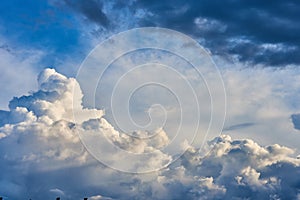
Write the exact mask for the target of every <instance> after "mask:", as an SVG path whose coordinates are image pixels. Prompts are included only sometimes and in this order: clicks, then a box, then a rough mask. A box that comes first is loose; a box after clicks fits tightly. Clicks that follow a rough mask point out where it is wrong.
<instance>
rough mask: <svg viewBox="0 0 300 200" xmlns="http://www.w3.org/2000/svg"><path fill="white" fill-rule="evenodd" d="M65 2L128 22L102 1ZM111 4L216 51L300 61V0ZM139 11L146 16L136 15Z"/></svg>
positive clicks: (100, 17) (97, 18)
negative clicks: (106, 11) (109, 12)
mask: <svg viewBox="0 0 300 200" xmlns="http://www.w3.org/2000/svg"><path fill="white" fill-rule="evenodd" d="M66 2H69V3H68V4H69V5H71V6H72V7H74V8H76V9H77V10H78V11H80V12H81V13H82V14H84V15H85V16H86V17H87V18H88V19H90V20H91V21H93V22H96V23H98V24H100V25H102V26H106V25H107V24H108V23H109V21H111V22H113V24H115V25H117V24H118V23H124V22H118V20H116V18H115V17H114V16H108V15H105V14H104V13H103V12H102V11H101V9H102V4H101V3H99V2H98V1H95V0H89V1H81V0H80V1H75V2H76V3H70V2H71V1H68V0H66ZM72 2H73V1H72ZM108 3H109V4H110V5H112V6H111V9H112V10H119V15H121V16H124V13H123V11H124V10H126V11H128V10H130V12H131V13H132V17H131V21H137V22H136V24H135V26H134V27H136V26H160V27H166V28H171V29H175V30H178V31H181V32H183V33H186V34H188V35H190V36H192V37H194V38H197V39H199V41H200V42H201V43H202V44H203V45H205V46H206V47H207V48H209V49H210V50H211V51H212V52H213V53H214V54H220V55H223V56H224V55H235V56H237V58H238V59H239V60H240V61H244V62H249V63H252V64H266V65H273V66H282V65H287V64H299V63H300V58H299V56H298V55H299V54H300V37H299V35H300V12H299V9H300V3H299V1H296V0H289V1H279V0H275V1H272V2H266V1H264V2H262V1H258V0H254V1H233V0H225V1H222V2H220V1H217V0H200V1H197V0H188V1H179V0H175V1H172V2H170V1H160V0H153V1H148V0H140V1H136V2H133V3H132V2H129V3H124V2H121V1H115V2H114V3H112V2H111V1H107V2H106V1H103V4H108ZM97 6H98V7H97ZM140 10H143V12H146V13H147V15H145V16H143V17H141V18H138V17H137V16H138V15H137V13H138V11H140ZM137 18H138V19H137ZM128 23H129V22H128Z"/></svg>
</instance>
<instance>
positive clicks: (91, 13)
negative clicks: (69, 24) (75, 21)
mask: <svg viewBox="0 0 300 200" xmlns="http://www.w3.org/2000/svg"><path fill="white" fill-rule="evenodd" d="M64 1H65V2H66V3H67V5H69V6H70V7H71V8H73V9H75V10H76V11H78V12H80V13H81V14H83V15H84V16H85V17H87V18H88V19H89V20H91V21H92V22H95V23H97V24H99V25H101V26H104V27H107V26H108V24H109V20H108V18H107V17H106V15H105V14H104V13H103V11H102V3H101V2H100V1H97V0H75V1H74V0H64Z"/></svg>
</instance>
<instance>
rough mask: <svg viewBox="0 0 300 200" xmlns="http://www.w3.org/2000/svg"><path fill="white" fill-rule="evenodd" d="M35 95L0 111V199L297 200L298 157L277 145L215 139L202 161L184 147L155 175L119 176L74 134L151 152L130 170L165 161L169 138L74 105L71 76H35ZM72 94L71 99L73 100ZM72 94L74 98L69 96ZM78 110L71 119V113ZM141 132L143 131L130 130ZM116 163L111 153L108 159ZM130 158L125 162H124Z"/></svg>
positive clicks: (46, 72) (78, 98)
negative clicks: (120, 125) (96, 135)
mask: <svg viewBox="0 0 300 200" xmlns="http://www.w3.org/2000/svg"><path fill="white" fill-rule="evenodd" d="M38 85H39V90H38V91H36V92H33V93H32V94H30V95H28V96H22V97H19V98H14V99H12V100H11V101H10V104H9V109H10V110H9V111H1V112H0V120H1V123H0V126H1V127H0V161H1V174H0V195H1V196H3V197H5V198H14V199H26V198H27V199H29V198H32V199H54V198H55V197H56V196H61V197H62V198H63V199H72V200H74V199H81V198H83V197H89V198H90V199H183V198H184V199H199V198H200V199H233V198H234V199H297V198H299V196H300V194H299V191H300V179H299V177H300V160H299V159H298V158H297V157H296V156H295V155H294V153H295V152H294V150H292V149H290V148H287V147H284V146H280V145H278V144H274V145H269V146H260V145H258V144H257V143H255V142H254V141H252V140H248V139H241V140H233V139H231V137H230V136H228V135H221V136H219V137H217V138H215V139H214V140H212V141H210V142H209V143H208V144H207V145H208V147H211V150H210V151H209V152H207V153H206V155H205V156H202V155H200V152H199V150H198V149H197V148H194V147H192V146H190V147H189V148H188V150H187V151H186V152H185V153H184V155H183V156H181V157H180V159H178V160H176V161H174V162H173V163H172V164H171V165H169V166H168V167H166V168H164V169H163V170H160V171H155V172H152V173H147V174H128V173H122V172H119V171H116V170H113V169H110V168H108V167H105V166H104V165H102V164H101V163H99V162H98V161H96V160H95V159H94V158H93V157H92V156H91V155H90V154H89V153H88V152H87V151H86V149H85V148H84V147H83V145H82V143H81V142H80V139H79V137H78V131H83V132H85V131H87V130H94V131H95V132H99V130H102V131H101V132H102V133H103V134H106V137H107V138H108V139H109V140H111V141H112V142H113V143H115V145H117V146H119V147H120V148H122V149H124V150H126V151H130V152H133V153H145V152H147V151H153V150H156V152H157V153H156V154H155V157H149V158H148V159H147V160H143V161H142V162H143V163H138V164H141V165H137V166H136V167H137V168H138V167H143V166H147V165H151V166H153V165H154V166H155V165H157V162H164V161H166V160H169V159H172V158H171V157H170V156H169V155H166V154H164V153H163V152H161V151H160V148H162V147H163V146H165V145H167V144H168V143H169V140H168V135H167V133H165V132H164V131H163V130H162V129H159V130H157V132H158V134H156V138H154V139H153V140H151V141H147V140H142V139H132V138H131V137H129V136H128V135H125V134H123V133H120V132H118V131H116V130H115V129H114V128H113V127H112V126H111V125H110V124H109V123H108V122H107V121H106V120H105V115H104V112H103V111H102V110H96V109H86V108H83V107H82V105H81V98H82V94H81V93H79V94H73V91H74V90H73V89H74V87H80V86H79V84H78V83H77V81H76V80H75V79H74V78H67V77H65V76H63V75H61V74H59V73H57V72H56V71H55V70H53V69H46V70H44V71H43V72H42V73H41V74H40V75H39V77H38ZM74 95H75V96H74ZM73 97H74V98H73ZM73 112H80V113H81V115H80V116H81V118H79V119H76V120H75V119H74V117H73V115H72V113H73ZM136 134H142V135H143V134H146V133H143V132H141V133H136ZM112 156H113V158H114V159H118V155H112ZM130 162H132V161H131V160H128V163H124V165H126V164H130Z"/></svg>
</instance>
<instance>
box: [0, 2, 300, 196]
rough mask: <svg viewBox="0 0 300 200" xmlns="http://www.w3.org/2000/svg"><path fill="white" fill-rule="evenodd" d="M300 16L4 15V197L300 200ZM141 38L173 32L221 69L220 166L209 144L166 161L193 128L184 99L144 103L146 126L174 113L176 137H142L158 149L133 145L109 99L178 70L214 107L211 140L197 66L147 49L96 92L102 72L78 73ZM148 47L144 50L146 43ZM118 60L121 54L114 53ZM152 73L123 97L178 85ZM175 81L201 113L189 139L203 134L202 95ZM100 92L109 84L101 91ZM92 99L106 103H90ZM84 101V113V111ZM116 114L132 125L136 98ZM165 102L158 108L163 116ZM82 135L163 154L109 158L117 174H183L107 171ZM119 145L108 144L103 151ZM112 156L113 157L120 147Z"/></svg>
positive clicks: (170, 11) (241, 9)
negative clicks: (120, 37)
mask: <svg viewBox="0 0 300 200" xmlns="http://www.w3.org/2000/svg"><path fill="white" fill-rule="evenodd" d="M299 9H300V3H299V2H298V1H297V0H288V1H280V0H274V1H272V2H268V1H259V0H253V1H245V0H240V1H233V0H225V1H222V2H220V1H217V0H188V1H180V0H174V1H162V0H160V1H157V0H153V1H150V0H129V1H121V0H112V1H106V0H44V1H39V0H27V1H21V0H10V1H9V0H5V1H3V2H1V4H0V13H1V15H0V69H1V72H2V73H0V85H1V87H0V93H1V98H0V161H1V163H4V164H3V168H2V172H1V173H0V196H3V197H5V198H7V199H11V198H14V199H21V196H26V197H28V198H32V199H54V198H55V197H56V196H62V197H63V198H64V199H80V198H83V196H86V197H90V199H94V200H96V199H110V198H111V199H182V198H189V199H197V198H201V197H202V198H206V199H218V198H219V199H230V198H231V197H232V196H234V197H236V198H237V199H242V198H250V199H299V198H300V192H299V191H300V179H299V178H298V177H299V176H298V175H299V172H300V167H299V166H300V163H299V156H298V155H299V154H300V149H299V145H300V142H299V141H300V132H299V129H300V128H299V124H300V117H299V116H300V104H299V99H300V93H299V92H300V68H299V66H300V57H299V55H300V12H299ZM141 27H160V28H167V29H170V30H174V31H178V32H180V33H183V34H186V35H187V36H189V37H191V38H192V39H193V40H195V41H196V42H197V43H198V44H200V45H202V46H203V47H204V48H205V51H206V52H208V54H207V55H210V56H211V57H212V59H213V60H214V63H215V64H216V66H217V67H218V73H219V74H220V76H221V77H222V88H221V86H220V85H221V84H219V83H220V82H218V81H219V79H218V77H217V78H216V76H209V75H208V74H209V73H207V74H206V77H208V83H213V84H211V85H210V86H209V88H208V90H212V91H213V92H212V95H215V94H216V95H217V96H218V94H220V96H218V97H220V98H217V99H218V101H216V103H215V107H214V113H213V114H214V117H215V119H218V120H219V122H218V123H219V124H221V123H222V122H223V121H222V119H223V117H224V115H225V121H224V126H223V127H221V128H220V127H219V126H217V125H216V126H212V127H211V132H214V133H213V134H211V137H210V138H207V139H209V140H210V142H208V143H207V144H205V145H206V147H205V148H207V149H210V150H211V151H209V152H208V153H207V155H206V157H201V156H203V155H201V154H200V150H199V147H200V146H201V145H200V142H199V143H197V141H196V142H195V143H194V144H193V145H191V144H188V143H184V142H183V144H180V145H179V144H178V145H177V146H178V147H179V146H180V148H181V146H184V147H186V148H187V152H186V153H185V154H184V155H183V156H182V157H181V158H179V159H178V160H177V159H175V158H174V156H173V155H169V154H168V153H166V152H164V151H162V149H161V148H163V147H165V146H166V145H168V144H169V142H170V141H172V137H173V136H174V132H173V129H175V127H177V125H178V124H179V123H178V119H179V118H176V116H175V115H174V117H173V115H172V113H175V114H176V113H177V111H178V110H176V109H175V108H176V106H174V105H175V104H176V101H175V100H174V99H175V98H173V99H172V98H170V99H169V98H167V97H166V95H167V94H169V93H168V92H166V91H165V92H162V91H161V90H159V89H157V88H155V87H153V88H151V87H150V88H148V89H147V88H146V90H145V91H144V93H143V92H141V93H139V94H137V95H135V96H134V95H133V97H134V98H135V99H134V98H133V100H132V101H131V102H133V104H132V105H131V107H129V108H128V109H129V110H130V112H132V116H133V118H132V119H135V120H137V121H139V120H140V121H146V122H145V123H144V124H147V122H148V121H147V120H149V117H150V118H151V117H153V118H155V117H157V119H161V117H162V116H163V117H165V115H162V114H161V112H164V114H166V113H167V114H170V113H171V114H170V115H169V118H168V120H167V122H166V123H169V124H168V125H167V126H165V127H162V129H160V128H158V129H155V130H154V128H153V127H152V128H151V130H137V131H135V130H130V131H132V133H130V134H131V136H132V135H134V136H137V137H146V136H147V137H148V136H149V135H151V134H154V135H156V136H155V137H154V138H153V141H149V140H145V141H144V140H138V139H137V140H135V139H132V138H130V137H129V138H128V137H127V136H126V134H125V133H124V132H122V131H123V130H122V127H118V126H117V123H116V122H114V121H113V118H114V116H113V112H112V110H110V109H109V106H110V103H111V101H110V99H109V95H110V94H112V93H113V91H114V89H115V88H114V86H115V84H116V83H117V81H120V80H123V79H122V78H123V76H122V73H124V72H128V71H130V70H133V69H134V68H130V66H135V65H144V64H145V63H146V62H147V61H151V59H154V60H155V62H161V63H162V64H165V65H170V66H175V67H174V69H176V70H178V71H179V72H181V73H182V74H184V75H185V76H186V77H188V78H189V80H191V81H192V82H193V83H192V84H191V85H192V86H193V87H194V89H196V91H197V92H196V96H197V98H198V100H199V102H200V107H201V106H203V107H202V108H201V109H202V112H203V113H204V114H203V113H202V114H201V117H202V118H201V119H202V120H203V121H202V122H203V123H205V125H203V126H202V125H201V126H200V128H202V129H205V127H206V125H207V124H208V123H207V121H208V120H209V119H210V117H211V116H210V115H209V114H207V113H209V112H212V111H211V110H209V108H208V107H209V106H206V105H211V104H210V103H211V102H210V100H209V99H208V98H206V97H208V96H209V95H207V93H206V92H207V91H206V89H207V88H205V85H204V84H203V82H201V81H199V82H197V80H198V79H199V77H198V79H197V76H196V75H195V71H193V70H189V68H188V67H189V65H188V64H187V63H186V62H184V61H182V60H180V59H178V58H175V57H174V55H170V54H169V53H167V52H163V51H161V52H158V53H155V52H152V51H151V50H145V51H144V52H143V51H138V52H136V54H134V53H133V52H131V53H128V54H126V55H124V56H123V58H118V59H116V60H115V61H114V62H113V63H112V65H111V69H109V70H108V71H107V72H106V74H105V76H104V78H103V79H102V80H98V79H96V78H97V77H94V76H95V74H94V73H93V71H90V73H88V76H81V75H80V74H77V73H78V72H81V73H84V72H85V71H84V70H81V71H79V69H80V66H81V64H82V63H83V65H88V64H90V65H91V66H93V64H94V63H93V59H91V57H92V56H93V54H92V56H91V57H87V56H88V55H89V54H90V52H91V51H92V50H93V49H94V48H95V47H96V46H97V45H98V44H99V43H101V42H103V41H105V39H107V38H109V37H111V36H115V34H117V33H120V32H122V31H127V30H129V29H132V28H141ZM136 39H137V38H134V37H133V38H131V39H129V40H124V41H125V42H124V43H121V42H120V43H115V45H116V44H118V45H119V46H118V45H116V46H109V45H108V48H107V49H105V48H103V49H100V50H101V51H100V50H98V52H97V51H96V53H100V54H101V55H99V54H98V56H99V57H101V58H102V60H100V62H102V61H103V60H105V58H108V57H110V56H112V55H115V54H118V53H119V50H120V51H121V50H122V49H123V48H126V47H131V46H130V45H132V44H134V42H135V41H136ZM138 39H140V40H142V39H143V35H140V38H138ZM168 39H169V38H168V37H166V38H161V39H160V40H159V42H161V43H163V44H166V43H164V42H166V41H168ZM141 43H142V42H141ZM154 43H155V42H154ZM124 44H125V45H124ZM122 45H123V46H122ZM174 46H176V45H174ZM110 48H111V49H110ZM113 48H115V49H114V50H115V51H114V52H112V53H111V51H112V49H113ZM106 50H107V51H106ZM186 52H188V50H187V51H186ZM205 55H206V54H205ZM201 56H203V55H201ZM201 56H199V57H201ZM201 58H202V57H201ZM89 59H90V60H89ZM203 59H204V58H203ZM152 61H153V60H152ZM103 62H104V61H103ZM86 63H87V64H86ZM144 67H145V68H144V70H142V71H138V70H137V71H136V72H135V73H136V74H134V75H133V76H129V77H130V78H129V79H124V80H127V81H125V82H123V83H122V84H121V85H122V87H123V90H122V89H121V90H120V91H121V92H120V93H122V91H126V89H127V88H126V87H131V86H134V84H135V83H136V82H135V81H138V80H139V81H140V80H150V78H151V77H155V73H156V74H157V73H158V74H160V77H162V79H161V80H165V79H168V78H169V77H170V76H171V74H172V73H165V71H164V70H163V68H161V70H159V71H155V70H154V71H152V70H153V69H156V67H153V68H147V65H146V66H144ZM160 67H161V66H160ZM182 67H183V68H182ZM158 68H159V66H157V69H158ZM208 71H209V70H208ZM125 74H126V73H125ZM141 74H142V75H141ZM153 74H154V75H153ZM84 75H86V74H84ZM195 77H196V78H195ZM135 78H136V79H135ZM37 79H38V80H37ZM168 80H170V82H169V83H170V84H171V86H170V88H173V86H174V87H175V86H180V87H179V88H180V91H183V92H182V93H180V94H182V96H184V97H183V98H182V99H181V100H182V102H186V105H188V106H187V108H186V111H185V112H183V115H184V114H186V113H188V114H190V115H192V117H191V116H190V115H188V114H187V115H186V116H188V117H187V118H186V121H185V123H186V124H183V127H192V126H191V124H190V123H191V122H192V121H193V119H194V118H193V116H194V114H192V113H193V112H194V111H195V110H196V109H195V106H194V104H193V103H191V102H192V100H191V99H190V98H189V97H190V96H189V95H188V94H189V93H188V90H187V89H186V88H185V89H183V87H181V86H182V85H183V84H179V82H178V81H174V80H175V79H174V80H173V79H171V78H170V79H168ZM176 80H177V79H176ZM199 80H200V79H199ZM93 81H95V82H93ZM97 81H98V82H97ZM101 81H102V82H101ZM92 83H93V84H92ZM94 83H95V84H99V83H101V84H102V85H101V84H100V86H98V87H97V88H96V89H95V88H94V85H95V84H94ZM202 84H203V85H202ZM223 84H224V85H223ZM73 86H75V91H76V92H77V93H76V94H75V97H76V98H75V100H74V96H72V95H71V94H72V93H73V92H74V91H73V90H72V89H70V88H72V87H73ZM79 86H80V87H81V89H80V87H79ZM223 86H224V91H225V93H226V102H227V104H226V109H224V107H222V106H223V105H224V104H223V102H224V101H223V99H222V98H223V96H222V95H223V94H221V93H220V91H222V89H223ZM122 87H121V88H122ZM142 88H143V87H142ZM94 89H95V90H94ZM117 89H118V88H117ZM117 89H116V90H117ZM144 89H145V88H144ZM137 91H138V90H137ZM159 92H161V93H159ZM214 92H215V93H214ZM92 93H93V95H94V96H95V99H93V98H91V97H89V94H92ZM158 93H159V95H158ZM84 95H85V96H84ZM81 98H82V99H81ZM72 100H74V102H75V103H74V102H73V103H74V105H73V106H74V107H71V104H72V103H71V102H72ZM93 101H95V102H96V104H95V106H94V105H93ZM116 102H117V106H116V107H117V108H118V109H119V110H122V112H118V113H117V117H116V119H119V120H120V121H121V122H124V123H128V121H126V119H127V118H126V117H124V116H125V114H126V112H127V110H126V109H127V108H125V107H124V109H123V104H122V103H123V98H119V99H118V100H117V101H116ZM187 102H188V103H187ZM151 103H153V104H155V106H152V107H151V106H149V105H151ZM159 103H161V105H164V104H167V103H169V105H168V106H166V107H165V108H161V107H159V106H157V104H159ZM177 106H178V105H177ZM149 107H150V108H149ZM71 110H73V111H74V110H75V111H74V112H75V116H76V115H77V117H78V119H77V121H74V119H73V118H72V112H71ZM225 110H226V113H225ZM123 111H124V112H123ZM125 111H126V112H125ZM145 113H146V114H145ZM122 120H123V121H122ZM130 120H131V116H130ZM151 120H152V119H151ZM151 120H150V121H151ZM151 122H152V121H151ZM157 124H160V121H159V122H157ZM157 124H155V126H158V125H157ZM222 125H223V124H222ZM74 127H75V128H74ZM124 127H126V126H124ZM124 127H123V128H124ZM126 128H128V127H126ZM126 128H124V130H125V129H126ZM219 129H220V130H219ZM130 131H128V132H130ZM185 131H186V132H187V133H184V134H182V135H183V136H187V135H189V136H191V135H190V131H191V128H190V129H189V128H187V129H186V130H185ZM77 132H79V135H80V134H83V135H84V134H90V137H87V138H86V140H87V141H90V140H93V139H96V138H93V137H94V136H93V134H94V133H97V132H102V133H103V134H104V136H105V137H108V138H110V140H111V141H112V143H113V144H115V145H117V146H118V145H119V147H121V148H123V149H125V150H126V151H128V152H133V153H145V154H147V153H149V152H148V151H150V150H153V149H154V150H157V151H155V153H153V154H149V157H145V158H143V159H144V160H143V159H141V160H134V158H132V157H128V159H127V161H126V159H125V161H124V160H123V157H122V156H123V154H118V153H116V155H114V157H109V159H111V158H113V159H115V160H109V162H115V163H114V164H112V166H114V167H113V168H117V169H118V166H119V168H121V169H123V168H122V167H120V166H121V165H123V166H124V169H126V168H128V169H129V168H130V167H132V166H131V165H130V163H135V167H136V168H134V170H136V171H143V170H145V169H152V168H159V167H158V166H161V165H163V164H165V162H169V161H171V162H172V163H173V162H175V164H173V165H170V166H168V167H167V168H166V169H164V170H161V171H157V172H155V173H152V174H151V173H150V174H142V175H139V174H127V173H122V172H119V171H116V170H113V169H110V168H109V167H105V166H103V165H102V164H100V163H99V162H97V161H96V160H95V158H94V157H96V158H97V156H94V157H93V156H91V155H90V154H89V153H88V152H87V151H86V149H85V148H84V147H82V145H81V143H80V140H79V139H78V135H77ZM125 132H126V131H125ZM185 134H186V135H185ZM220 134H221V136H219V135H220ZM218 136H219V137H218ZM214 137H217V138H215V139H214ZM97 139H99V138H97ZM102 139H103V138H102ZM182 140H183V139H182ZM101 144H102V143H101ZM93 145H94V143H92V144H91V146H93ZM105 145H107V144H104V143H103V144H102V146H103V148H104V147H105ZM189 145H190V146H189ZM100 146H101V145H100ZM177 146H176V147H177ZM87 150H89V149H87ZM106 150H107V151H108V154H109V153H111V152H110V149H109V148H108V149H106ZM185 150H186V149H185ZM247 152H248V153H247ZM150 155H151V156H150ZM147 156H148V154H147ZM130 159H132V160H130ZM100 160H101V159H100ZM175 160H176V161H175ZM117 161H118V162H117ZM122 162H123V164H120V163H122ZM52 163H54V164H52ZM104 164H105V163H104ZM128 166H129V167H128ZM130 169H131V168H130ZM125 171H126V170H125ZM39 177H42V178H39ZM44 180H49V181H44ZM78 180H81V181H82V183H84V186H82V184H79V183H78ZM57 182H59V183H57ZM43 195H44V196H43Z"/></svg>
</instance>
